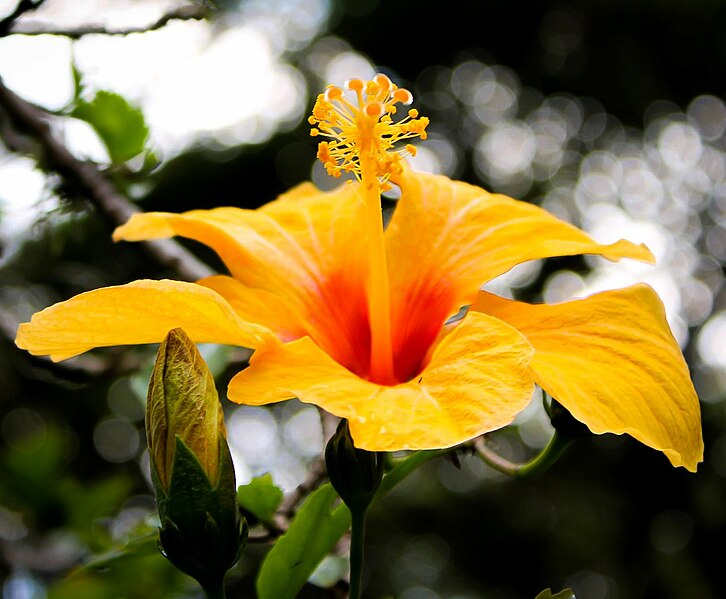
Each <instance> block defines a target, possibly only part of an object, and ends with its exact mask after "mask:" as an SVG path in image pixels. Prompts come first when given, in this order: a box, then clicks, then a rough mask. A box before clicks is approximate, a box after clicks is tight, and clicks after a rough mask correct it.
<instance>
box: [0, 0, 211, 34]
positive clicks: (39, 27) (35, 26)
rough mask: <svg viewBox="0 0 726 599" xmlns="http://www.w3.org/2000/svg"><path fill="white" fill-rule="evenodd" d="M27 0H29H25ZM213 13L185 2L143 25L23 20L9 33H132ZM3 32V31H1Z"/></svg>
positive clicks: (151, 29) (205, 17)
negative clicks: (52, 23)
mask: <svg viewBox="0 0 726 599" xmlns="http://www.w3.org/2000/svg"><path fill="white" fill-rule="evenodd" d="M25 1H27V0H25ZM211 14H212V9H211V8H210V7H209V6H206V5H203V4H184V5H182V6H179V7H177V8H175V9H173V10H171V11H170V12H168V13H166V14H164V15H162V16H161V17H159V18H158V19H157V20H156V21H155V22H153V23H151V24H150V25H146V26H143V27H140V26H139V27H128V28H125V29H108V28H106V27H104V26H102V25H83V26H80V27H71V28H68V29H53V28H52V27H50V26H49V25H48V24H47V23H43V22H41V21H30V20H23V21H21V22H19V23H18V22H16V23H11V24H10V27H9V31H8V32H7V33H10V34H13V33H20V34H23V35H62V36H64V37H67V38H70V39H74V40H77V39H80V38H82V37H83V36H85V35H91V34H101V35H130V34H132V33H146V32H147V31H154V30H156V29H161V28H162V27H164V26H166V25H167V24H168V23H169V22H170V21H175V20H179V21H201V20H204V19H207V18H209V17H210V15H211ZM0 34H1V31H0Z"/></svg>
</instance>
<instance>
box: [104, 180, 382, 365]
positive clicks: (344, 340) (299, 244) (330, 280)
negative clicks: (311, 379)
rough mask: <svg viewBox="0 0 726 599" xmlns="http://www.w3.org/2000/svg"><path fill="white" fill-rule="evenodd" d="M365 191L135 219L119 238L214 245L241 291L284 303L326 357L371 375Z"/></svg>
mask: <svg viewBox="0 0 726 599" xmlns="http://www.w3.org/2000/svg"><path fill="white" fill-rule="evenodd" d="M359 190H360V186H359V184H348V185H343V186H341V187H340V188H338V189H337V190H335V191H332V192H329V193H324V192H321V191H319V190H317V189H316V188H315V187H314V186H313V185H312V184H309V183H308V184H303V185H300V186H298V187H296V188H294V189H293V190H291V191H289V192H288V193H286V194H284V195H282V196H280V198H278V199H277V200H275V201H274V202H270V203H269V204H267V205H265V206H263V207H262V208H260V209H258V210H243V209H240V208H216V209H214V210H193V211H191V212H185V213H183V214H171V213H162V212H156V213H153V212H152V213H143V214H136V215H134V216H133V217H132V218H131V219H130V220H129V222H128V223H126V224H125V225H123V226H121V227H119V228H118V229H116V231H115V233H114V239H116V240H121V239H123V240H127V241H141V240H146V239H155V238H161V237H170V236H172V235H181V236H183V237H188V238H190V239H195V240H197V241H200V242H201V243H204V244H206V245H208V246H209V247H211V248H212V249H214V250H215V251H216V252H217V253H218V254H219V256H220V257H221V258H222V260H223V261H224V263H225V265H226V266H227V268H228V269H229V271H230V273H231V274H232V275H233V277H234V278H235V279H237V280H238V281H239V282H240V283H241V284H242V285H243V286H245V287H247V288H252V289H259V290H262V291H266V292H269V293H270V294H272V295H276V296H278V297H279V298H283V301H284V303H285V305H286V306H287V307H288V309H289V310H290V311H292V312H293V313H294V317H295V320H296V321H297V322H298V323H301V324H304V327H305V332H306V333H307V334H309V335H310V336H312V337H314V338H315V340H316V341H317V342H318V344H320V345H321V346H322V347H323V348H324V349H325V351H326V352H328V353H330V354H331V355H333V356H334V357H335V359H336V360H338V361H339V362H341V363H343V364H345V365H346V366H348V367H349V368H354V369H357V370H358V371H360V372H365V371H366V369H367V367H368V366H367V364H366V363H361V361H363V362H365V361H366V360H368V359H369V356H370V350H369V349H368V350H366V349H365V346H366V344H369V343H370V340H369V332H368V317H367V302H366V298H365V287H364V284H365V281H366V280H367V272H368V271H367V268H368V266H367V262H366V258H365V256H366V254H365V248H366V239H367V237H366V231H365V228H364V223H365V221H364V219H363V217H362V209H363V203H362V200H361V198H360V194H359Z"/></svg>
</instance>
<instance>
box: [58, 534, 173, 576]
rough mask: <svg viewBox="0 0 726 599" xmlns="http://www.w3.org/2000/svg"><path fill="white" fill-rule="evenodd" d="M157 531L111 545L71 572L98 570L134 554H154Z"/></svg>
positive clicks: (156, 544) (155, 552) (156, 543)
mask: <svg viewBox="0 0 726 599" xmlns="http://www.w3.org/2000/svg"><path fill="white" fill-rule="evenodd" d="M158 539H159V533H158V531H157V530H156V529H154V530H153V531H152V532H149V533H147V534H145V535H144V536H142V537H138V538H136V539H132V540H130V541H128V542H127V543H125V544H124V545H121V546H118V547H113V548H111V549H109V550H108V551H104V552H103V553H101V554H98V555H93V556H91V557H89V558H88V559H87V560H86V561H85V562H84V563H82V564H81V565H79V566H78V567H76V568H75V569H74V570H73V571H72V574H77V573H79V572H82V571H84V570H99V569H102V568H109V567H111V566H112V565H113V564H114V563H115V562H117V561H118V560H121V559H126V558H130V557H135V556H141V557H143V556H147V555H156V554H158V553H159V547H158Z"/></svg>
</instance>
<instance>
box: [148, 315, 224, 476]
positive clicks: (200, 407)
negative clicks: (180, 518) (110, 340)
mask: <svg viewBox="0 0 726 599" xmlns="http://www.w3.org/2000/svg"><path fill="white" fill-rule="evenodd" d="M220 436H221V437H222V438H224V439H226V437H227V431H226V429H225V426H224V413H223V411H222V406H221V405H220V403H219V398H218V396H217V390H216V388H215V386H214V378H213V377H212V374H211V373H210V372H209V369H208V368H207V365H206V363H205V362H204V359H203V358H202V356H201V355H200V354H199V352H198V351H197V348H196V346H195V345H194V343H193V342H192V341H191V340H190V339H189V337H187V335H186V333H184V331H183V330H182V329H174V330H172V331H170V332H169V334H168V335H167V336H166V339H164V341H163V342H162V343H161V346H160V347H159V352H158V354H157V358H156V364H155V365H154V370H153V372H152V374H151V382H150V385H149V395H148V399H147V403H146V441H147V443H148V445H149V454H150V456H151V460H152V462H153V464H154V467H155V468H156V473H157V475H158V476H159V481H160V482H161V484H162V486H163V488H164V489H165V490H168V489H169V484H170V481H171V472H172V466H173V464H174V455H175V452H176V438H177V437H179V439H181V440H182V441H183V442H184V444H185V445H186V446H187V447H188V448H189V449H190V451H191V452H192V453H193V454H194V455H195V456H196V458H197V460H199V463H200V464H201V466H202V468H203V469H204V471H205V472H206V473H207V477H208V478H209V482H210V483H211V484H212V485H213V486H214V485H216V484H217V481H218V477H219V441H218V439H219V437H220Z"/></svg>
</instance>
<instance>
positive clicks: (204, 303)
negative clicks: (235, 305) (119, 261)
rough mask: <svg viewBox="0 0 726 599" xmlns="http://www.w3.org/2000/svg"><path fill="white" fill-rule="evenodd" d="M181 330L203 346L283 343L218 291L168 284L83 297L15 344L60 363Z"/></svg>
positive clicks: (54, 310)
mask: <svg viewBox="0 0 726 599" xmlns="http://www.w3.org/2000/svg"><path fill="white" fill-rule="evenodd" d="M178 327H180V328H182V329H184V331H185V332H186V333H187V335H189V337H191V339H192V340H193V341H195V342H199V343H206V342H210V343H224V344H229V345H239V346H243V347H248V348H252V349H259V348H265V347H267V346H269V345H271V344H272V345H275V344H277V343H278V340H277V338H276V337H275V336H274V334H273V333H272V332H271V331H270V330H268V329H267V328H265V327H263V326H260V325H259V324H255V323H250V322H245V321H244V320H242V319H241V318H240V317H239V316H238V315H237V313H236V312H235V311H234V310H233V309H232V307H231V306H230V305H229V303H228V302H227V301H226V300H225V299H224V298H223V297H222V296H220V295H219V294H218V293H216V292H215V291H213V290H211V289H208V288H206V287H202V286H200V285H197V284H195V283H182V282H179V281H168V280H162V281H146V280H143V281H134V282H133V283H129V284H127V285H120V286H117V287H103V288H101V289H96V290H94V291H88V292H86V293H81V294H80V295H77V296H75V297H72V298H71V299H69V300H67V301H64V302H60V303H58V304H55V305H53V306H50V307H49V308H46V309H45V310H42V311H40V312H38V313H36V314H34V315H33V317H32V318H31V320H30V322H27V323H23V324H21V325H20V327H19V328H18V334H17V338H16V339H15V343H16V344H17V346H18V347H20V348H22V349H26V350H28V351H29V352H30V353H31V354H34V355H49V356H50V357H51V358H52V359H53V360H54V361H59V360H65V359H67V358H72V357H73V356H76V355H78V354H81V353H83V352H85V351H88V350H89V349H93V348H94V347H108V346H113V345H127V344H140V343H158V342H160V341H161V340H162V339H163V338H164V337H165V336H166V334H167V333H168V332H169V331H170V330H171V329H174V328H178Z"/></svg>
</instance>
